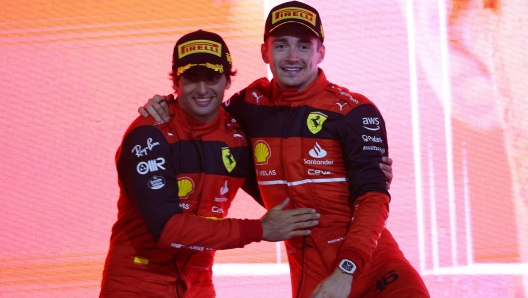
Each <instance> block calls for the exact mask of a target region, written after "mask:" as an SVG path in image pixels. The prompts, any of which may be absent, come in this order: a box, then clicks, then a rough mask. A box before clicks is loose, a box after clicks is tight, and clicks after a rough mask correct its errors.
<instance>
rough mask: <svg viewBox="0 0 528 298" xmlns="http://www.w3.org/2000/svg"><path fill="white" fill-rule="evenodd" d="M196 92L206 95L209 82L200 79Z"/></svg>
mask: <svg viewBox="0 0 528 298" xmlns="http://www.w3.org/2000/svg"><path fill="white" fill-rule="evenodd" d="M196 92H197V93H198V94H199V95H205V94H206V93H207V84H206V83H205V81H202V80H200V81H199V82H198V83H197V85H196Z"/></svg>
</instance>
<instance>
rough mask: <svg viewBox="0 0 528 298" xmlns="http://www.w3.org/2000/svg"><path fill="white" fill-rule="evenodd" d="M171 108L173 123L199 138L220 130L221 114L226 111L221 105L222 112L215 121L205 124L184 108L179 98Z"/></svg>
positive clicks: (193, 136)
mask: <svg viewBox="0 0 528 298" xmlns="http://www.w3.org/2000/svg"><path fill="white" fill-rule="evenodd" d="M169 109H170V110H169V113H170V115H171V117H172V118H171V123H172V124H173V125H175V126H176V127H177V128H180V129H184V130H187V131H189V133H190V134H191V136H192V138H197V137H200V136H203V135H206V134H209V133H212V132H214V131H216V130H218V128H219V127H220V118H221V116H220V115H221V114H222V113H223V112H224V111H223V108H222V107H220V112H219V113H218V115H216V117H215V118H214V119H213V121H211V122H209V123H205V124H203V123H201V122H200V121H198V120H196V119H194V118H193V117H192V116H191V115H189V114H188V113H187V112H186V111H185V110H184V109H182V107H181V106H180V104H179V103H178V99H176V101H175V102H174V104H170V105H169Z"/></svg>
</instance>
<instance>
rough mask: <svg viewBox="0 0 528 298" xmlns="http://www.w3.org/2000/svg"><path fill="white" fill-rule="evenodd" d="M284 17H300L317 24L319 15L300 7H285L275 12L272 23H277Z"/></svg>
mask: <svg viewBox="0 0 528 298" xmlns="http://www.w3.org/2000/svg"><path fill="white" fill-rule="evenodd" d="M284 19H299V20H304V21H306V22H308V23H311V24H312V25H314V26H315V23H316V20H317V15H316V14H315V13H313V12H311V11H309V10H306V9H302V8H298V7H285V8H281V9H279V10H276V11H274V12H273V14H272V17H271V23H272V24H275V23H277V22H278V21H281V20H284Z"/></svg>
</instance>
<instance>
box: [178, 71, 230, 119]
mask: <svg viewBox="0 0 528 298" xmlns="http://www.w3.org/2000/svg"><path fill="white" fill-rule="evenodd" d="M230 86H231V82H229V81H228V80H227V78H226V75H225V74H222V73H219V72H216V71H214V70H212V69H208V68H205V67H192V68H191V69H188V70H187V71H185V72H184V73H183V74H182V75H181V77H179V78H178V84H177V88H176V89H177V93H178V104H179V105H180V106H181V108H182V109H183V110H184V111H186V112H187V113H188V114H189V115H191V116H192V117H193V118H194V119H196V120H198V121H199V122H201V123H208V122H211V121H212V120H213V119H214V118H215V117H216V116H217V115H218V113H219V111H220V104H221V103H222V100H223V99H224V92H225V90H227V89H228V88H229V87H230Z"/></svg>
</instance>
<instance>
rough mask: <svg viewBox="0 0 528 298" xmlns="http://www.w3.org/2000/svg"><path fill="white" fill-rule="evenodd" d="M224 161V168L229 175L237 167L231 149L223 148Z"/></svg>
mask: <svg viewBox="0 0 528 298" xmlns="http://www.w3.org/2000/svg"><path fill="white" fill-rule="evenodd" d="M222 161H223V162H224V166H225V167H226V169H227V171H228V172H229V173H231V171H232V170H233V169H234V168H235V167H236V160H235V157H234V156H233V155H232V154H231V151H229V147H223V148H222Z"/></svg>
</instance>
